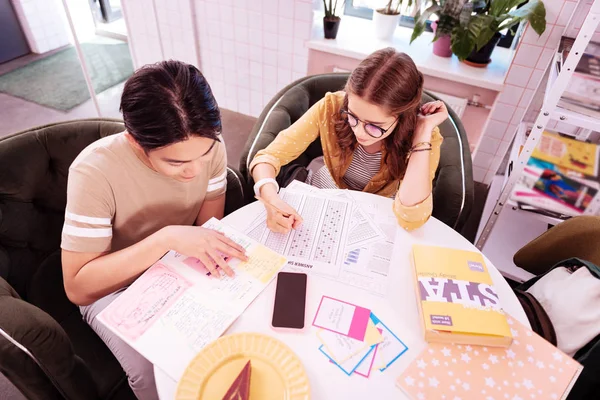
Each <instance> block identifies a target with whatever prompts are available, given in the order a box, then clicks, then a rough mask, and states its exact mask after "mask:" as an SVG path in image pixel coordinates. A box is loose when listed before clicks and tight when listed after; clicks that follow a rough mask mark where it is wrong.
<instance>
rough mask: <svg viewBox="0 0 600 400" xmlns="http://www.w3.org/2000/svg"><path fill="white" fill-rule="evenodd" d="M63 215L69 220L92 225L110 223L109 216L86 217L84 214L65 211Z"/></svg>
mask: <svg viewBox="0 0 600 400" xmlns="http://www.w3.org/2000/svg"><path fill="white" fill-rule="evenodd" d="M65 216H66V217H67V218H68V219H70V220H71V221H75V222H83V223H85V224H92V225H109V226H110V225H112V224H111V220H110V218H98V217H87V216H85V215H79V214H74V213H72V212H69V211H67V212H66V214H65Z"/></svg>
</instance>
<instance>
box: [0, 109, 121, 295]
mask: <svg viewBox="0 0 600 400" xmlns="http://www.w3.org/2000/svg"><path fill="white" fill-rule="evenodd" d="M123 129H124V127H123V124H122V122H119V121H117V120H103V119H91V120H80V121H73V122H63V123H57V124H52V125H47V126H44V127H41V128H37V129H34V130H31V131H27V132H21V133H17V134H14V135H11V136H8V137H5V138H2V139H0V253H4V254H6V255H7V257H4V261H3V260H2V257H1V256H0V263H2V266H0V271H3V270H8V272H7V273H6V272H2V273H3V274H5V275H6V276H7V278H8V282H10V284H11V285H12V286H13V287H14V288H15V290H16V291H17V292H18V293H19V294H20V295H21V296H22V297H23V298H25V299H27V293H26V286H27V283H28V280H29V277H31V276H32V275H33V273H34V271H35V270H36V268H37V267H38V266H39V265H40V263H41V262H42V261H43V260H44V259H45V258H46V257H47V256H48V255H49V254H50V253H52V252H53V251H55V250H56V249H58V248H59V247H60V236H61V231H62V225H63V221H64V210H65V205H66V192H67V189H66V188H67V176H68V171H69V166H70V165H71V163H72V162H73V160H74V159H75V157H76V156H77V155H78V154H79V153H80V152H81V150H83V149H84V148H85V147H87V146H88V145H89V144H90V143H92V142H94V141H95V140H97V139H99V138H101V137H104V136H107V135H110V134H114V133H116V132H120V131H122V130H123ZM6 258H8V260H9V261H8V262H9V264H8V267H7V266H6V265H5V264H4V263H6Z"/></svg>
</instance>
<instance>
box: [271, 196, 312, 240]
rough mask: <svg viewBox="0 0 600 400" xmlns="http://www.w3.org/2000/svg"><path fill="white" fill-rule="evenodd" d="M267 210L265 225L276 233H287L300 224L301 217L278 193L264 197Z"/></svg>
mask: <svg viewBox="0 0 600 400" xmlns="http://www.w3.org/2000/svg"><path fill="white" fill-rule="evenodd" d="M263 204H265V208H266V210H267V227H268V228H269V229H270V230H271V231H273V232H276V233H288V232H289V231H290V230H291V229H297V228H298V227H299V226H300V225H301V224H302V221H303V220H302V217H301V216H300V214H298V212H297V211H296V210H294V209H293V208H292V207H291V206H290V205H289V204H288V203H286V202H285V201H283V200H281V198H280V197H279V196H278V195H275V196H270V197H267V198H265V199H264V202H263Z"/></svg>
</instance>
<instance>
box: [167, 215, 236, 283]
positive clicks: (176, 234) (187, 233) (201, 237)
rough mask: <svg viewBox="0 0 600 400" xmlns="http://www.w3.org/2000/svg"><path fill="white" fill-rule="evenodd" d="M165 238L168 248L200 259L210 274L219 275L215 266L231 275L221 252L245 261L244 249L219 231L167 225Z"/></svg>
mask: <svg viewBox="0 0 600 400" xmlns="http://www.w3.org/2000/svg"><path fill="white" fill-rule="evenodd" d="M165 229H166V230H167V240H168V242H169V248H170V249H172V250H175V251H176V252H178V253H180V254H185V255H186V256H190V257H195V258H197V259H198V260H200V261H201V262H202V263H203V264H204V265H205V266H206V268H207V269H208V270H209V271H210V273H211V275H213V276H216V277H220V276H221V274H220V272H219V270H218V269H217V267H219V268H220V269H222V270H223V271H225V273H226V274H227V275H228V276H233V275H234V273H233V270H232V269H231V267H230V266H229V264H227V262H226V261H225V260H224V259H223V256H222V255H221V254H224V255H226V256H229V257H234V258H238V259H240V260H242V261H247V260H248V257H247V256H246V250H244V248H243V247H242V246H240V245H239V244H237V243H235V242H234V241H233V240H231V239H229V238H228V237H227V236H225V235H223V234H222V233H221V232H217V231H213V230H211V229H206V228H202V227H199V226H179V225H176V226H169V227H167V228H165Z"/></svg>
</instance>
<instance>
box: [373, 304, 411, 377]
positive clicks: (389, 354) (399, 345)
mask: <svg viewBox="0 0 600 400" xmlns="http://www.w3.org/2000/svg"><path fill="white" fill-rule="evenodd" d="M371 320H372V321H373V323H374V324H375V326H376V327H377V328H378V329H380V330H381V334H382V336H383V342H382V343H380V344H379V349H378V352H377V357H376V359H375V368H377V369H379V370H380V371H385V370H386V369H387V368H389V366H390V365H392V364H393V363H394V362H395V361H396V360H397V359H398V358H400V356H401V355H402V354H404V353H405V352H406V351H407V350H408V347H407V346H406V345H405V344H404V342H403V341H402V340H400V338H398V336H396V335H395V334H394V332H392V331H391V330H390V329H389V328H388V327H387V326H386V325H385V324H384V323H383V322H381V320H380V319H379V318H377V317H376V316H375V314H371Z"/></svg>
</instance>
